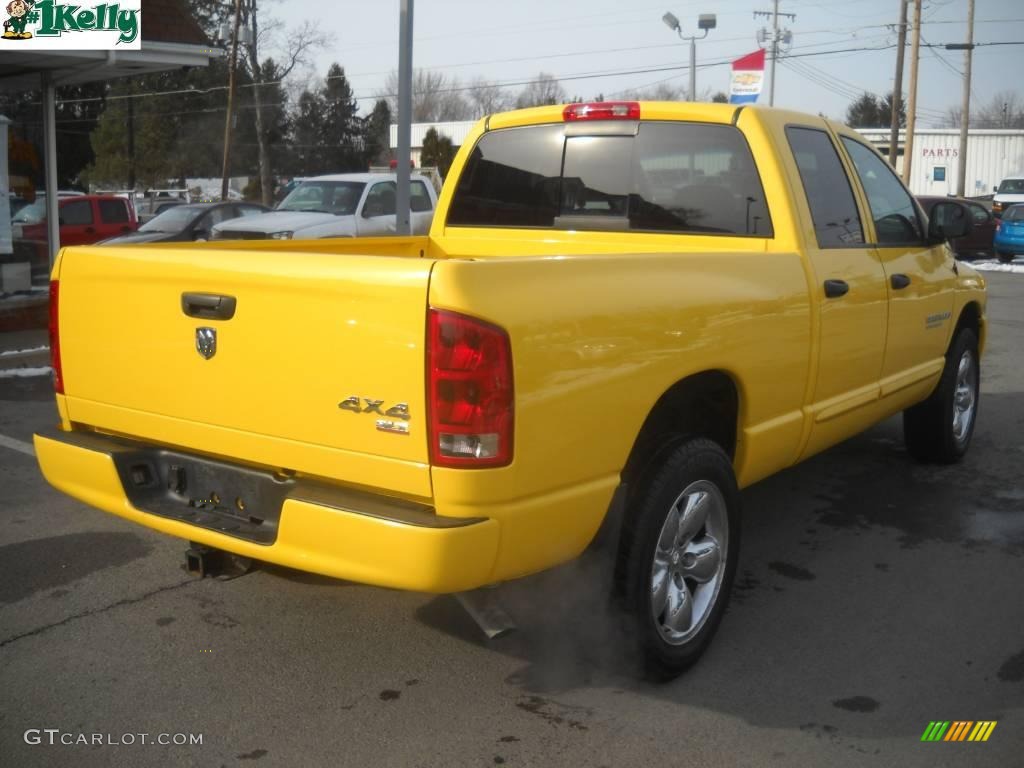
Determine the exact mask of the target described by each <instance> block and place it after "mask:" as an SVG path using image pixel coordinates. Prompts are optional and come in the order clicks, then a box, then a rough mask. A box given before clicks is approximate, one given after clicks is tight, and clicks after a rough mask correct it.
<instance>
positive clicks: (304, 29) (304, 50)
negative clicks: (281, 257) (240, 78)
mask: <svg viewBox="0 0 1024 768" xmlns="http://www.w3.org/2000/svg"><path fill="white" fill-rule="evenodd" d="M251 21H252V30H253V42H252V44H251V45H249V46H248V48H249V61H248V65H249V70H250V74H251V75H252V80H253V83H254V84H255V87H254V88H253V106H254V107H255V112H256V144H257V155H258V162H259V173H260V197H261V199H262V202H263V204H264V205H270V204H271V203H272V202H273V196H274V188H273V181H272V179H271V172H270V141H269V139H268V137H267V131H266V126H265V125H264V116H263V95H262V93H261V91H262V90H263V88H262V86H264V85H266V84H267V79H266V77H265V75H266V74H267V70H266V69H265V68H264V67H261V66H260V58H259V46H260V44H261V43H267V42H269V41H268V38H267V35H266V33H265V32H260V29H259V27H258V15H257V13H256V4H255V3H253V7H252V19H251ZM269 21H270V24H269V26H271V27H273V26H277V24H276V23H275V22H274V20H273V19H270V20H269ZM287 37H288V42H287V44H286V46H285V48H284V49H283V50H282V51H281V54H282V57H281V58H282V66H281V67H280V68H278V69H276V70H275V71H274V72H273V76H274V78H275V79H276V80H278V81H279V80H284V79H285V78H286V77H288V76H289V75H291V73H292V72H293V71H294V70H295V69H296V67H304V66H307V65H308V64H309V63H310V57H311V54H312V53H313V52H314V51H316V50H319V49H320V48H323V47H325V46H326V45H327V42H328V37H327V35H326V34H324V33H323V32H320V31H318V29H317V27H316V25H315V24H314V23H313V22H311V21H307V22H306V23H304V24H303V25H302V26H301V27H299V28H298V29H297V30H294V31H293V32H291V33H290V34H288V36H287Z"/></svg>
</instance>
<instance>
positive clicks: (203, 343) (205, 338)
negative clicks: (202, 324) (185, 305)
mask: <svg viewBox="0 0 1024 768" xmlns="http://www.w3.org/2000/svg"><path fill="white" fill-rule="evenodd" d="M196 352H198V353H199V354H200V355H202V356H203V358H204V359H206V360H209V359H210V358H211V357H213V356H214V355H216V354H217V329H216V328H196Z"/></svg>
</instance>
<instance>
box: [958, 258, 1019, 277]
mask: <svg viewBox="0 0 1024 768" xmlns="http://www.w3.org/2000/svg"><path fill="white" fill-rule="evenodd" d="M971 266H972V267H974V268H975V269H976V270H978V271H979V272H1013V273H1015V274H1018V275H1024V259H1022V258H1020V257H1019V256H1018V257H1017V258H1016V259H1014V260H1013V262H1012V263H1010V264H1002V263H1000V262H998V261H972V262H971Z"/></svg>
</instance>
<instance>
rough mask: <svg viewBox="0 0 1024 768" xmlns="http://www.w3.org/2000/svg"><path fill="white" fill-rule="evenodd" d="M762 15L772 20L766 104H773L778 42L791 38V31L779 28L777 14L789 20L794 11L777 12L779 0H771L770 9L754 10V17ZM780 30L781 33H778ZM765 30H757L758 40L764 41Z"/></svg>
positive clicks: (794, 17) (793, 18)
mask: <svg viewBox="0 0 1024 768" xmlns="http://www.w3.org/2000/svg"><path fill="white" fill-rule="evenodd" d="M758 16H763V17H765V18H766V19H767V18H770V19H771V20H772V40H771V42H772V55H771V62H770V65H769V68H768V106H769V107H772V106H775V60H776V59H778V58H779V42H780V41H781V42H785V43H788V42H789V41H790V40H791V39H792V33H791V32H790V31H789V30H788V29H783V30H779V16H785V17H786V18H787V19H789V20H790V21H796V14H795V13H779V0H773V2H772V10H770V11H754V18H755V19H756V18H757V17H758ZM780 31H781V34H780ZM766 35H767V31H766V30H764V29H761V30H760V31H759V32H758V36H757V38H758V42H764V38H765V36H766Z"/></svg>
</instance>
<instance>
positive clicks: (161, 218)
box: [103, 203, 270, 245]
mask: <svg viewBox="0 0 1024 768" xmlns="http://www.w3.org/2000/svg"><path fill="white" fill-rule="evenodd" d="M269 210H270V209H269V208H267V207H266V206H264V205H259V204H258V203H187V204H174V205H170V206H169V207H168V208H166V209H165V210H164V211H163V213H160V214H159V215H157V216H156V217H154V218H153V219H150V220H149V221H147V222H146V223H145V224H143V225H142V226H141V227H139V229H138V231H136V232H130V233H128V234H125V235H118V236H117V237H112V238H110V239H109V240H104V241H103V244H104V245H130V244H133V243H135V244H138V243H171V242H188V241H195V240H209V239H210V231H211V230H212V229H213V227H214V225H216V224H220V223H222V222H225V221H229V220H231V219H237V218H239V217H242V218H245V217H250V216H259V215H260V214H263V213H266V212H267V211H269Z"/></svg>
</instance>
